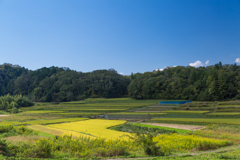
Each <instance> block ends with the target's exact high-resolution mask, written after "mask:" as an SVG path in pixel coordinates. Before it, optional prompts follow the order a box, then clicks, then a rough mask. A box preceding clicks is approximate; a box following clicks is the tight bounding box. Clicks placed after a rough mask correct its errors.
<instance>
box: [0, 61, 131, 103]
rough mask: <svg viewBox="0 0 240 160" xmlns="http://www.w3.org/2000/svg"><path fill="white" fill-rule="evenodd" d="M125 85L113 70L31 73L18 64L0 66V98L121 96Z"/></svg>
mask: <svg viewBox="0 0 240 160" xmlns="http://www.w3.org/2000/svg"><path fill="white" fill-rule="evenodd" d="M129 83H130V78H129V77H127V76H122V75H120V74H118V73H117V72H116V71H115V70H114V69H109V70H96V71H93V72H88V73H82V72H77V71H74V70H70V69H69V68H59V67H49V68H46V67H44V68H41V69H38V70H35V71H31V70H28V69H26V68H24V67H20V66H18V65H15V66H14V65H11V64H6V63H5V64H3V65H0V88H1V90H0V96H1V95H6V94H11V95H19V94H21V95H24V96H27V97H29V98H30V99H31V100H33V101H42V102H50V101H72V100H81V99H85V98H88V97H105V98H112V97H123V96H126V95H127V94H128V92H127V86H128V85H129Z"/></svg>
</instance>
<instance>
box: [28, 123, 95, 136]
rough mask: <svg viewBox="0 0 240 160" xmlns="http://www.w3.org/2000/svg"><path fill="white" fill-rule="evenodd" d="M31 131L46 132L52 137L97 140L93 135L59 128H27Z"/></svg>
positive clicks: (39, 126) (35, 126) (32, 126)
mask: <svg viewBox="0 0 240 160" xmlns="http://www.w3.org/2000/svg"><path fill="white" fill-rule="evenodd" d="M27 127H28V128H30V129H33V130H35V131H40V132H44V133H48V134H51V135H56V136H59V135H72V136H73V137H75V138H78V137H89V138H95V137H93V136H91V135H87V134H84V133H80V132H74V131H69V130H63V129H58V128H52V127H48V126H43V125H30V126H27Z"/></svg>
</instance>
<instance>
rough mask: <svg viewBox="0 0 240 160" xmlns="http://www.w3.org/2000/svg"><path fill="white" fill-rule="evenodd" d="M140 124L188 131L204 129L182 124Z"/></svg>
mask: <svg viewBox="0 0 240 160" xmlns="http://www.w3.org/2000/svg"><path fill="white" fill-rule="evenodd" d="M142 124H148V125H153V126H162V127H170V128H177V129H186V130H190V131H195V130H200V129H203V128H204V126H195V125H184V124H167V123H142Z"/></svg>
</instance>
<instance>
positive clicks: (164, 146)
mask: <svg viewBox="0 0 240 160" xmlns="http://www.w3.org/2000/svg"><path fill="white" fill-rule="evenodd" d="M154 141H156V142H157V144H158V145H159V146H161V150H162V151H163V152H164V153H170V152H173V151H191V150H194V149H195V150H207V149H215V148H219V147H223V146H226V145H230V144H232V142H229V141H227V140H215V139H210V138H203V137H199V136H194V135H178V134H172V135H167V134H162V135H159V136H157V137H155V138H154Z"/></svg>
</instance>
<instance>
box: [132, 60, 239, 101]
mask: <svg viewBox="0 0 240 160" xmlns="http://www.w3.org/2000/svg"><path fill="white" fill-rule="evenodd" d="M131 79H132V80H131V83H130V85H129V86H128V92H129V96H131V97H132V98H136V99H148V98H149V99H150V98H158V99H185V100H188V99H189V100H204V101H208V100H211V101H212V100H226V99H233V98H235V99H239V98H240V94H239V93H240V66H237V65H236V64H233V65H222V63H221V62H219V63H218V64H216V65H214V66H208V67H199V68H195V67H190V66H188V67H182V66H177V67H168V68H166V69H164V70H163V71H155V72H145V73H143V74H140V73H138V74H132V75H131Z"/></svg>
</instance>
